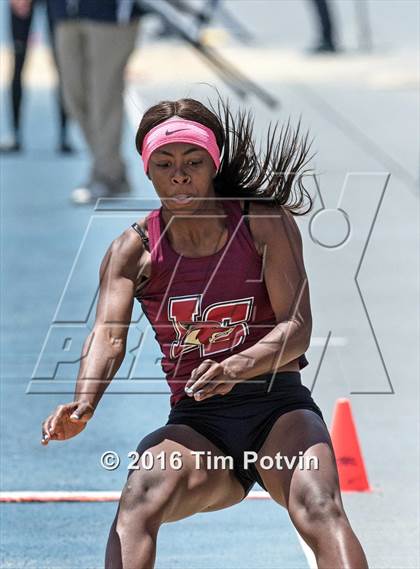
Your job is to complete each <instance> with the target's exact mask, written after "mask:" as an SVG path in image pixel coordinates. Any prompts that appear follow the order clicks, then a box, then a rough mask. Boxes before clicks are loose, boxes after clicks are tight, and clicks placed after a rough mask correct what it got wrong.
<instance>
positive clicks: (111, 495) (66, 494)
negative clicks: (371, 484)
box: [0, 490, 271, 503]
mask: <svg viewBox="0 0 420 569" xmlns="http://www.w3.org/2000/svg"><path fill="white" fill-rule="evenodd" d="M120 496H121V492H119V491H94V490H85V491H76V490H70V491H63V490H58V491H45V490H39V491H37V490H33V491H31V490H29V491H28V490H20V491H10V492H7V491H4V492H0V502H3V503H5V502H9V503H18V502H20V503H24V502H29V503H31V502H118V500H119V499H120ZM245 499H246V500H270V499H271V498H270V494H269V493H268V492H265V491H263V490H251V492H250V493H249V494H248V496H247V497H246V498H245Z"/></svg>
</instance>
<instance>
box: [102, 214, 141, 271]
mask: <svg viewBox="0 0 420 569" xmlns="http://www.w3.org/2000/svg"><path fill="white" fill-rule="evenodd" d="M137 223H138V224H139V226H143V227H145V222H144V220H143V219H140V220H138V221H137ZM145 251H146V249H145V245H144V243H143V242H142V240H141V239H140V237H139V235H138V234H137V232H136V231H135V230H134V229H133V227H131V226H129V227H127V228H126V229H125V230H124V231H123V232H122V233H121V234H120V235H118V236H117V237H116V238H115V239H114V240H113V241H112V242H111V244H110V245H109V247H108V249H107V251H106V253H105V257H104V259H103V261H102V265H101V272H103V271H104V270H108V271H111V272H112V273H113V274H124V275H126V276H129V277H131V276H133V277H134V276H135V275H137V272H138V267H139V263H140V261H141V258H142V256H143V254H144V252H145Z"/></svg>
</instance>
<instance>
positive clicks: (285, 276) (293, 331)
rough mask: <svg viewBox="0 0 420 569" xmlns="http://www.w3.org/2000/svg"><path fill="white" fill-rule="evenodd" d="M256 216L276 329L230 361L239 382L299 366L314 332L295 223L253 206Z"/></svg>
mask: <svg viewBox="0 0 420 569" xmlns="http://www.w3.org/2000/svg"><path fill="white" fill-rule="evenodd" d="M252 211H254V212H255V216H254V217H252V215H251V218H250V225H251V231H252V233H253V236H254V239H255V240H256V241H257V242H258V243H259V244H260V249H261V251H262V252H263V255H264V265H263V266H264V282H265V285H266V287H267V292H268V296H269V298H270V303H271V307H272V309H273V312H274V314H275V316H276V321H277V326H275V327H274V328H273V329H272V330H271V331H270V332H269V333H268V334H266V336H264V337H263V338H262V339H261V340H260V341H259V342H257V343H256V344H254V345H253V346H252V347H250V348H248V349H247V350H244V351H243V352H241V353H240V354H238V355H237V356H232V357H231V358H229V364H230V365H232V366H233V369H234V370H235V369H236V371H237V375H238V377H240V378H241V379H248V378H250V377H254V376H256V375H260V374H263V373H267V372H270V371H275V370H277V369H279V368H281V367H283V366H284V365H285V364H287V363H289V362H291V361H292V360H295V359H296V358H298V357H299V356H300V355H302V354H303V353H304V352H305V351H306V350H307V349H308V347H309V343H310V338H311V332H312V314H311V305H310V296H309V284H308V278H307V275H306V271H305V266H304V261H303V247H302V238H301V235H300V232H299V228H298V226H297V224H296V221H295V219H294V217H293V215H292V214H291V213H290V212H289V211H287V210H286V209H285V208H283V207H282V208H279V209H277V208H276V209H272V208H268V207H267V206H265V205H260V204H255V203H253V204H252V205H251V212H252ZM258 216H264V217H258ZM244 359H245V360H247V363H246V362H245V361H243V360H244ZM239 362H242V363H241V364H239Z"/></svg>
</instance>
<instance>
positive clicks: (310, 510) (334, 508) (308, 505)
mask: <svg viewBox="0 0 420 569" xmlns="http://www.w3.org/2000/svg"><path fill="white" fill-rule="evenodd" d="M289 514H290V517H291V519H292V521H293V523H294V524H295V526H296V527H297V528H298V529H300V528H302V530H304V531H305V533H307V532H309V533H313V532H314V531H316V529H317V528H320V527H325V526H326V525H331V526H335V527H337V525H339V524H340V523H343V522H344V523H345V522H346V521H347V518H346V515H345V513H344V510H343V507H342V504H341V500H340V498H339V496H338V495H336V494H335V493H334V492H329V491H327V490H319V489H308V488H307V489H305V492H303V493H302V494H301V495H300V496H299V497H298V498H297V499H296V500H293V505H290V504H289Z"/></svg>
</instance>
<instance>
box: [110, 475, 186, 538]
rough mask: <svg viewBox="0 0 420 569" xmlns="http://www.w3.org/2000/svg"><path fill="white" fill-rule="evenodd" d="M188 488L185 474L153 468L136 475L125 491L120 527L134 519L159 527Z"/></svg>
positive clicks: (119, 520) (121, 502)
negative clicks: (178, 495)
mask: <svg viewBox="0 0 420 569" xmlns="http://www.w3.org/2000/svg"><path fill="white" fill-rule="evenodd" d="M183 485H184V486H186V480H185V476H184V475H183V474H182V473H181V472H170V471H165V470H163V469H158V468H156V469H152V470H143V471H136V472H134V473H133V474H132V475H131V476H130V477H129V479H128V480H127V483H126V485H125V487H124V489H123V491H122V494H121V499H120V513H119V516H118V527H121V524H124V523H125V522H128V523H130V522H131V521H132V520H133V518H135V519H136V521H137V523H139V522H144V523H145V524H146V523H148V524H152V525H159V524H161V523H163V522H164V521H165V514H166V512H167V510H168V509H169V508H170V507H171V505H172V502H173V500H174V499H175V497H176V495H177V492H178V491H179V490H180V489H181V487H182V486H183Z"/></svg>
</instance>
